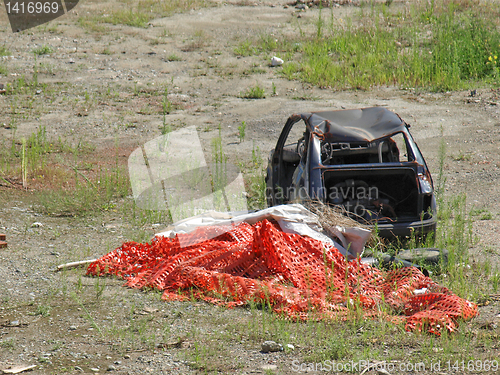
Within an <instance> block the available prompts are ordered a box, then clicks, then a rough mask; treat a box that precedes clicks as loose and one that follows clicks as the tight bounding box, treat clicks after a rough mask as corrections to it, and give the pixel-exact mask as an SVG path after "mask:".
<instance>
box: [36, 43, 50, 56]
mask: <svg viewBox="0 0 500 375" xmlns="http://www.w3.org/2000/svg"><path fill="white" fill-rule="evenodd" d="M53 51H54V50H53V49H52V47H50V46H47V45H43V46H40V47H37V48H35V49H34V50H32V51H31V52H33V53H34V54H35V55H38V56H42V55H50V54H51V53H52V52H53Z"/></svg>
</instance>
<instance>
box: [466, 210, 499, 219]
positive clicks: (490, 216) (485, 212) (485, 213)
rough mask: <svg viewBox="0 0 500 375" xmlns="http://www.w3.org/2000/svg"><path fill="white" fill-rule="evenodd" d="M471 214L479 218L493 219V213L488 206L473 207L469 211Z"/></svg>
mask: <svg viewBox="0 0 500 375" xmlns="http://www.w3.org/2000/svg"><path fill="white" fill-rule="evenodd" d="M469 215H470V216H473V217H477V218H478V219H479V220H492V219H493V214H492V213H491V212H490V211H488V210H487V209H486V208H481V209H473V210H471V211H470V213H469Z"/></svg>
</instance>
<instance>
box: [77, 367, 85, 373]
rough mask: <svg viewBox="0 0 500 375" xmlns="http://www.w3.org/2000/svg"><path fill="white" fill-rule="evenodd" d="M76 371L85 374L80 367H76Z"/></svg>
mask: <svg viewBox="0 0 500 375" xmlns="http://www.w3.org/2000/svg"><path fill="white" fill-rule="evenodd" d="M75 370H76V371H80V372H85V371H83V369H82V368H81V367H80V366H75Z"/></svg>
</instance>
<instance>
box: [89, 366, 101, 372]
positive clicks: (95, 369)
mask: <svg viewBox="0 0 500 375" xmlns="http://www.w3.org/2000/svg"><path fill="white" fill-rule="evenodd" d="M90 371H92V372H99V369H98V368H96V367H92V368H91V369H90Z"/></svg>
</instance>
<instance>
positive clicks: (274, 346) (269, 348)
mask: <svg viewBox="0 0 500 375" xmlns="http://www.w3.org/2000/svg"><path fill="white" fill-rule="evenodd" d="M261 350H262V352H263V353H269V352H281V351H283V346H282V345H281V344H278V343H277V342H274V341H264V342H263V343H262V347H261Z"/></svg>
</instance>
